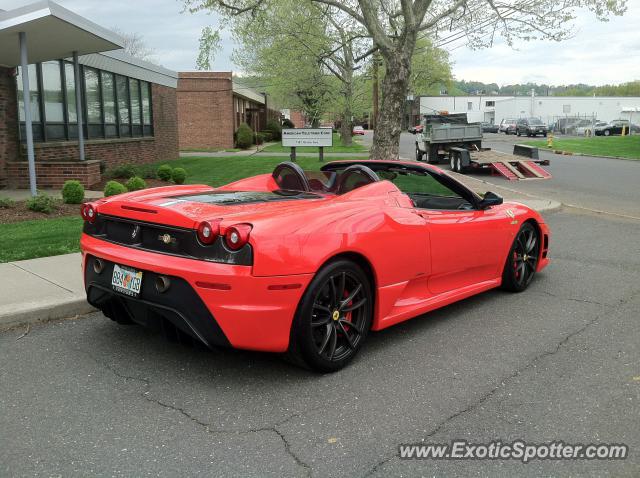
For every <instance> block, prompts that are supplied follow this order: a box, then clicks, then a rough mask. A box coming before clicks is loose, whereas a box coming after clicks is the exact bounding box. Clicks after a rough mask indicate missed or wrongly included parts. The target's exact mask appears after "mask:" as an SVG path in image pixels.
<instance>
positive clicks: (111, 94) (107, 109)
mask: <svg viewBox="0 0 640 478" xmlns="http://www.w3.org/2000/svg"><path fill="white" fill-rule="evenodd" d="M101 75H102V101H103V104H104V122H105V123H109V124H114V123H115V122H116V92H115V85H114V84H113V73H107V72H106V71H103V72H102V73H101Z"/></svg>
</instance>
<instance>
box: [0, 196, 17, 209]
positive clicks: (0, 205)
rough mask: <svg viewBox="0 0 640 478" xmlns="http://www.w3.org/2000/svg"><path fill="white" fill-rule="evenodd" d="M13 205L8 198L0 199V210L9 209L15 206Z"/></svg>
mask: <svg viewBox="0 0 640 478" xmlns="http://www.w3.org/2000/svg"><path fill="white" fill-rule="evenodd" d="M15 204H16V203H15V202H13V201H12V200H11V199H9V198H0V209H9V208H10V207H13V206H15Z"/></svg>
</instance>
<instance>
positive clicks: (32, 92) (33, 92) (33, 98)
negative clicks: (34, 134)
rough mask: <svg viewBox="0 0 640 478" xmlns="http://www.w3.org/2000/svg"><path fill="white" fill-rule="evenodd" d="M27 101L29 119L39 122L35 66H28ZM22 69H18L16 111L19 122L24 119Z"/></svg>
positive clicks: (38, 97) (38, 99)
mask: <svg viewBox="0 0 640 478" xmlns="http://www.w3.org/2000/svg"><path fill="white" fill-rule="evenodd" d="M28 68H29V97H30V98H29V101H30V102H31V119H32V121H40V105H39V102H40V95H39V92H38V76H37V72H36V65H29V66H28ZM22 92H23V90H22V68H18V110H19V116H20V121H25V119H24V102H23V101H22Z"/></svg>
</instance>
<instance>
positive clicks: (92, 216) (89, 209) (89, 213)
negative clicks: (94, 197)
mask: <svg viewBox="0 0 640 478" xmlns="http://www.w3.org/2000/svg"><path fill="white" fill-rule="evenodd" d="M80 215H81V216H82V219H84V220H85V221H87V222H89V223H93V222H94V221H95V220H96V216H97V215H98V210H97V209H96V207H95V206H94V205H93V204H83V205H82V207H81V208H80Z"/></svg>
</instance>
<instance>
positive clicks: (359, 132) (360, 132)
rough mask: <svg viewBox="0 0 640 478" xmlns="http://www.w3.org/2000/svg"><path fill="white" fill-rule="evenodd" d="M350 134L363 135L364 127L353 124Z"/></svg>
mask: <svg viewBox="0 0 640 478" xmlns="http://www.w3.org/2000/svg"><path fill="white" fill-rule="evenodd" d="M352 134H353V135H354V136H355V135H364V128H363V127H362V126H354V127H353V131H352Z"/></svg>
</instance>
